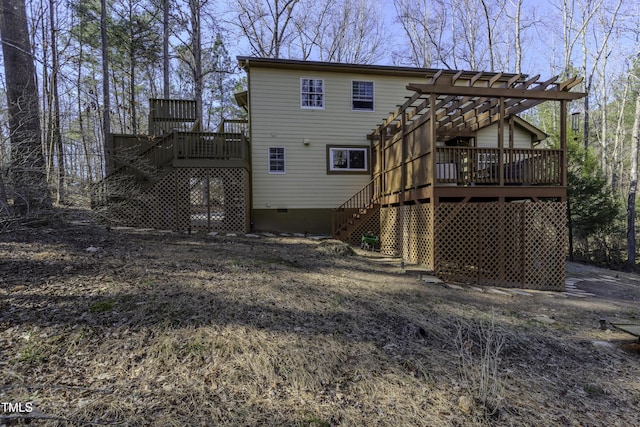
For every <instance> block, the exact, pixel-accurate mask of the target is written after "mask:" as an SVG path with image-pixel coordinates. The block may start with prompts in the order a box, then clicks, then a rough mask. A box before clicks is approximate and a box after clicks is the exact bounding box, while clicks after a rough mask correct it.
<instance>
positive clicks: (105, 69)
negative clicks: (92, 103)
mask: <svg viewBox="0 0 640 427" xmlns="http://www.w3.org/2000/svg"><path fill="white" fill-rule="evenodd" d="M100 39H101V41H102V98H103V99H102V104H103V111H102V138H103V145H102V146H103V151H104V168H105V175H108V174H109V173H111V150H110V149H109V134H110V133H111V98H110V96H111V94H110V92H111V90H110V85H109V46H108V43H107V2H106V0H101V1H100Z"/></svg>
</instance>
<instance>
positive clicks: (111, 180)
mask: <svg viewBox="0 0 640 427" xmlns="http://www.w3.org/2000/svg"><path fill="white" fill-rule="evenodd" d="M137 138H144V142H145V143H146V144H145V145H147V146H146V147H145V148H142V149H138V150H126V154H123V155H118V156H117V158H115V159H113V160H114V165H113V167H114V169H113V170H112V171H111V172H110V173H109V174H108V175H107V176H105V177H104V178H103V179H102V180H100V181H99V182H97V183H94V184H93V185H92V187H91V206H92V207H93V208H96V207H101V206H105V205H107V204H108V203H110V202H113V201H122V200H124V199H127V198H129V197H131V196H132V194H131V191H132V190H133V189H134V187H135V190H136V191H135V193H138V194H139V193H140V192H142V191H144V190H146V189H147V188H149V187H151V186H152V185H153V184H155V183H156V182H157V181H158V180H159V179H161V178H162V177H164V176H166V175H167V174H169V173H170V172H171V170H172V169H173V168H172V165H171V163H172V161H173V158H174V149H173V144H174V134H173V133H169V134H166V135H163V136H161V137H155V138H154V137H137ZM149 144H150V145H149ZM123 151H124V150H123Z"/></svg>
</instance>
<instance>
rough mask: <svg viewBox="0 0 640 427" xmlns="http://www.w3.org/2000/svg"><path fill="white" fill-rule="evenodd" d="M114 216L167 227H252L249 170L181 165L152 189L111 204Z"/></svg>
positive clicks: (133, 222) (121, 220) (238, 229)
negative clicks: (183, 166) (184, 166)
mask: <svg viewBox="0 0 640 427" xmlns="http://www.w3.org/2000/svg"><path fill="white" fill-rule="evenodd" d="M109 214H110V217H111V219H112V220H114V221H116V222H118V223H121V224H124V225H128V226H132V227H151V228H158V229H166V230H188V229H195V230H198V229H201V230H221V231H223V230H224V231H236V232H247V231H249V172H248V171H246V170H245V169H242V168H217V169H213V168H180V169H175V170H173V171H172V172H170V173H169V174H168V175H166V176H165V177H163V178H162V179H160V180H158V182H156V183H155V184H153V185H152V186H151V187H150V188H149V189H147V190H145V191H144V192H142V193H140V194H137V195H134V196H132V197H131V198H130V199H129V200H127V201H125V202H121V203H119V204H117V205H114V206H111V207H110V209H109Z"/></svg>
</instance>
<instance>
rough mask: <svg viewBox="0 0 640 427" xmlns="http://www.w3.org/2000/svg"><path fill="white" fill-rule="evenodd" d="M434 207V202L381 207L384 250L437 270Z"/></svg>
mask: <svg viewBox="0 0 640 427" xmlns="http://www.w3.org/2000/svg"><path fill="white" fill-rule="evenodd" d="M432 215H433V207H432V206H431V205H430V204H422V205H405V206H400V207H385V208H382V209H381V210H380V252H381V253H384V254H387V255H393V256H400V257H402V258H403V259H406V260H408V261H410V262H412V263H417V264H422V265H424V266H426V267H427V268H429V269H433V268H434V265H433V249H434V248H433V229H432V226H431V223H432Z"/></svg>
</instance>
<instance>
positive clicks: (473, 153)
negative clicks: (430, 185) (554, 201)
mask: <svg viewBox="0 0 640 427" xmlns="http://www.w3.org/2000/svg"><path fill="white" fill-rule="evenodd" d="M501 152H502V156H501ZM436 153H437V159H436V177H435V178H436V182H437V183H438V184H452V183H455V184H458V185H472V184H474V185H495V184H503V185H564V183H563V164H564V159H563V151H562V150H552V149H518V148H515V149H503V150H502V151H501V150H500V149H498V148H476V147H438V148H437V149H436ZM500 171H502V177H501V173H500ZM501 178H502V179H501Z"/></svg>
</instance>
